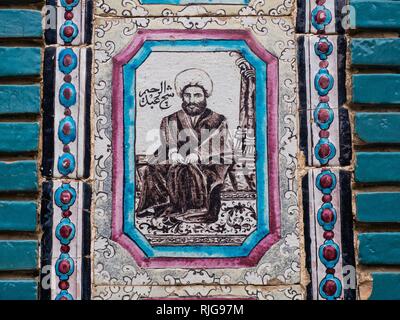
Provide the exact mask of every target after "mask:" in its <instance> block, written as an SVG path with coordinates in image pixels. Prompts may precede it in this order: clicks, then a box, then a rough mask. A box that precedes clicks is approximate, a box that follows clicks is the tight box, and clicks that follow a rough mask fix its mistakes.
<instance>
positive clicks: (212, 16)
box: [162, 6, 226, 29]
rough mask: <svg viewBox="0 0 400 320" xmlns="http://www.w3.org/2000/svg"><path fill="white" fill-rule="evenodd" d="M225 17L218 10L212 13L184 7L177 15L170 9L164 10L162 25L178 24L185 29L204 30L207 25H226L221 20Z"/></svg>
mask: <svg viewBox="0 0 400 320" xmlns="http://www.w3.org/2000/svg"><path fill="white" fill-rule="evenodd" d="M225 15H226V12H225V10H222V9H220V10H217V11H216V12H215V13H213V12H209V11H207V9H205V8H204V7H201V6H190V7H186V8H184V9H183V10H181V11H178V12H177V13H174V12H173V11H172V10H171V9H165V10H163V12H162V16H163V17H164V18H163V19H162V23H163V24H165V25H168V24H171V23H174V22H178V23H180V24H182V25H183V26H184V27H185V28H186V29H204V28H205V27H206V26H207V25H208V24H213V23H216V24H218V25H220V26H222V25H224V24H226V22H225V20H224V19H223V18H222V17H223V16H225ZM220 17H221V18H220Z"/></svg>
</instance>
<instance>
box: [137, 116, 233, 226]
mask: <svg viewBox="0 0 400 320" xmlns="http://www.w3.org/2000/svg"><path fill="white" fill-rule="evenodd" d="M160 130H161V144H162V145H161V147H160V148H159V149H158V150H157V152H156V153H155V154H154V156H153V157H152V159H150V161H149V164H146V165H145V166H143V167H142V168H140V177H141V179H140V180H141V181H142V182H141V188H140V189H141V192H140V200H139V205H138V216H140V215H148V214H154V215H156V216H157V215H160V214H167V215H168V214H183V215H185V214H186V215H187V216H188V217H189V216H192V217H197V216H198V217H200V218H199V221H209V222H211V221H216V220H217V219H218V213H219V210H220V207H221V200H220V191H221V189H222V186H223V183H224V180H225V177H226V174H227V171H228V169H229V167H230V166H231V165H232V161H233V151H232V150H233V146H232V139H231V137H230V134H229V131H228V125H227V120H226V118H225V117H224V116H223V115H220V114H218V113H216V112H213V111H211V110H210V109H205V111H204V112H203V113H202V114H201V115H200V116H198V117H197V119H195V118H193V117H190V116H189V115H187V114H186V113H185V111H183V110H180V111H178V112H175V113H173V114H171V115H170V116H167V117H165V118H164V119H163V120H162V122H161V127H160ZM174 152H178V153H179V154H181V155H182V156H183V158H186V157H187V156H188V155H189V154H190V153H195V154H197V155H198V156H199V162H198V163H195V164H180V163H178V164H172V163H171V161H170V157H171V155H172V154H173V153H174ZM194 220H195V219H194Z"/></svg>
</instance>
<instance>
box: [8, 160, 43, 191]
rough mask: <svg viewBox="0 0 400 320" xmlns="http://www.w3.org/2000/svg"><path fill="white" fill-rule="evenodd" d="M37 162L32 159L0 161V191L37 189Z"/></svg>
mask: <svg viewBox="0 0 400 320" xmlns="http://www.w3.org/2000/svg"><path fill="white" fill-rule="evenodd" d="M37 180H38V177H37V163H36V161H34V160H27V161H16V162H0V192H15V191H21V192H34V191H37V190H38V181H37Z"/></svg>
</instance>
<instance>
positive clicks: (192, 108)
mask: <svg viewBox="0 0 400 320" xmlns="http://www.w3.org/2000/svg"><path fill="white" fill-rule="evenodd" d="M206 107H207V101H206V100H204V101H202V102H199V103H186V102H185V101H183V102H182V109H183V110H184V111H185V112H186V113H187V114H188V115H189V116H191V117H195V116H199V115H201V114H202V113H203V112H204V110H206Z"/></svg>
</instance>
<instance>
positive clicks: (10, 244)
mask: <svg viewBox="0 0 400 320" xmlns="http://www.w3.org/2000/svg"><path fill="white" fill-rule="evenodd" d="M37 268H38V243H37V241H34V240H0V270H1V271H4V270H8V271H11V270H35V269H37Z"/></svg>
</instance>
